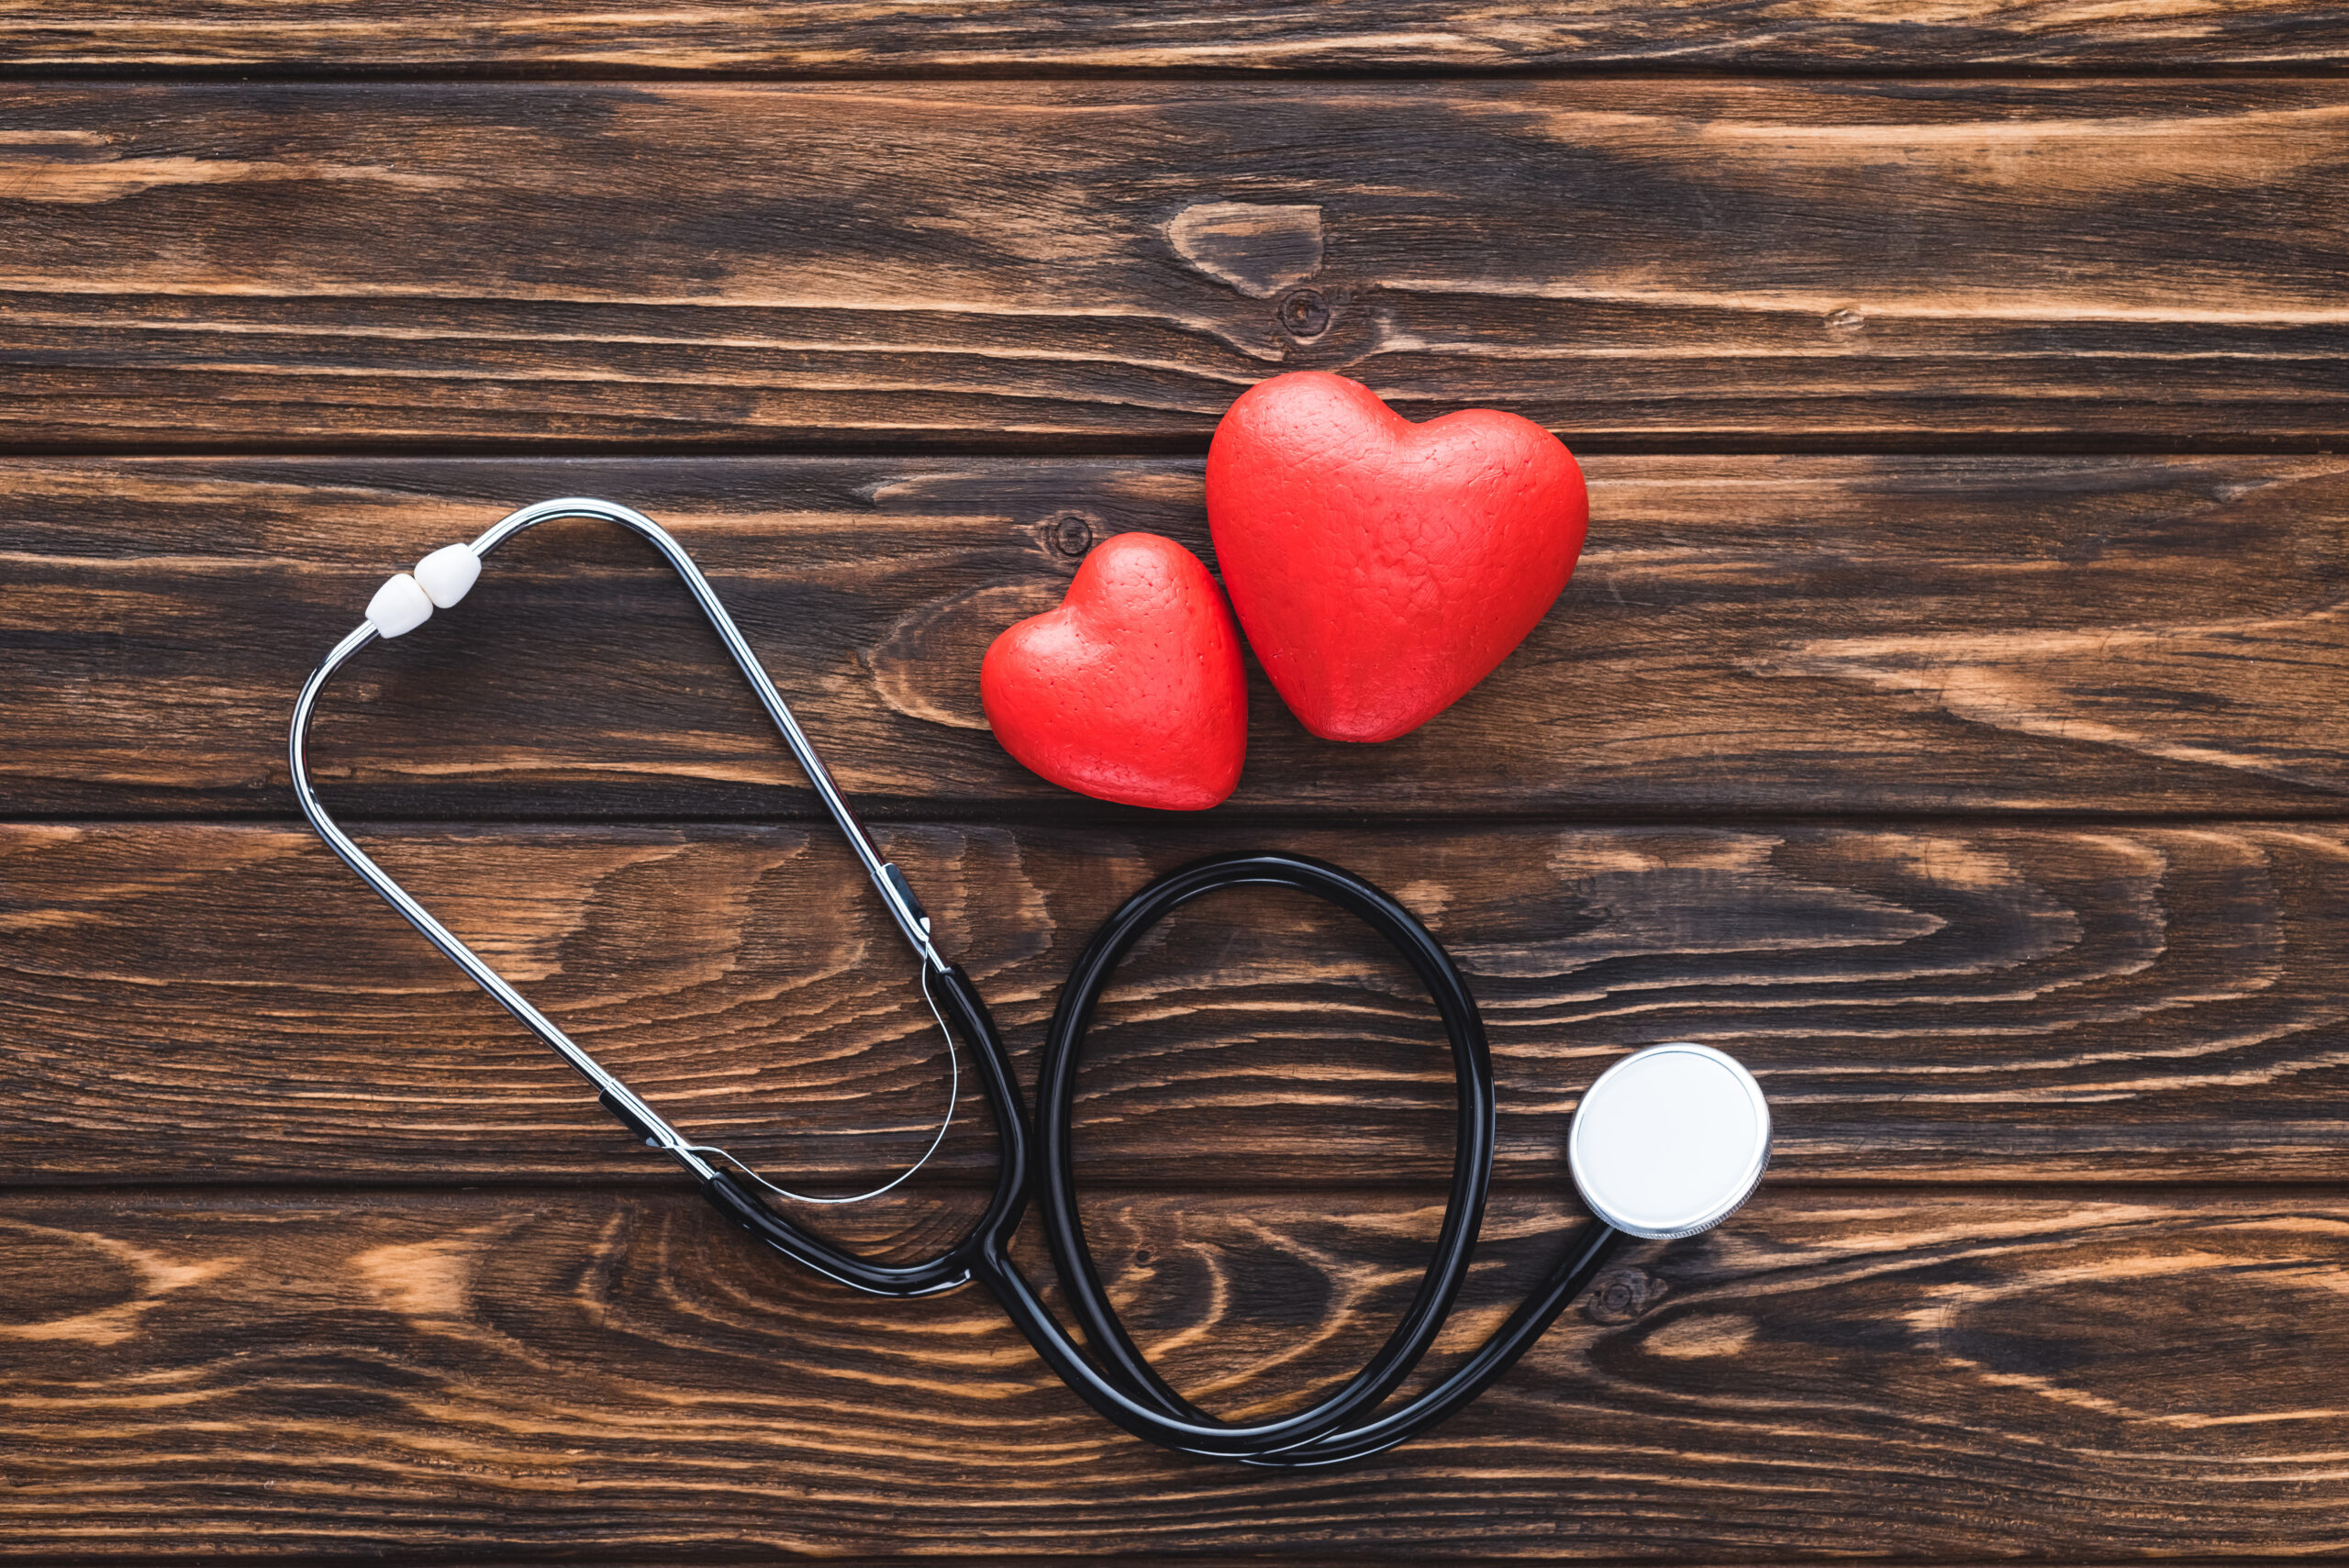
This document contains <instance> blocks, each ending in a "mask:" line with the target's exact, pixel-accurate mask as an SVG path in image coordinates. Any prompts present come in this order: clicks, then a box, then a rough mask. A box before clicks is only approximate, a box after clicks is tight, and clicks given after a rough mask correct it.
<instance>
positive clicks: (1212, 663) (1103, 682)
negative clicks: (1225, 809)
mask: <svg viewBox="0 0 2349 1568" xmlns="http://www.w3.org/2000/svg"><path fill="white" fill-rule="evenodd" d="M979 701H980V702H981V703H982V704H983V705H984V706H985V708H986V711H987V722H988V723H990V724H992V725H994V726H995V737H996V740H999V741H1001V742H1002V743H1003V749H1004V750H1005V751H1008V752H1010V753H1011V754H1012V755H1013V756H1014V757H1017V758H1019V761H1020V762H1023V763H1025V764H1026V765H1027V766H1028V767H1029V768H1030V769H1032V770H1034V771H1035V772H1037V773H1041V774H1042V775H1043V776H1044V777H1046V778H1048V779H1050V780H1052V782H1053V783H1054V784H1060V785H1062V786H1063V787H1064V788H1067V789H1073V790H1075V791H1076V792H1077V793H1079V794H1080V795H1093V796H1095V797H1096V798H1097V799H1101V800H1119V801H1123V802H1125V803H1126V804H1127V805H1129V806H1157V807H1158V808H1160V809H1161V810H1163V811H1204V810H1206V809H1207V808H1208V806H1213V805H1215V804H1216V803H1217V802H1219V801H1220V800H1222V799H1223V798H1224V797H1225V796H1227V795H1230V793H1231V792H1232V789H1233V788H1234V786H1236V785H1237V784H1239V783H1240V764H1241V760H1242V759H1244V758H1245V757H1246V756H1247V754H1248V677H1247V674H1246V672H1245V671H1244V670H1243V669H1242V668H1241V662H1240V630H1239V628H1237V627H1235V626H1233V625H1232V624H1231V612H1230V610H1228V609H1226V608H1224V604H1223V593H1222V591H1221V590H1220V589H1219V588H1218V587H1217V586H1216V585H1215V579H1214V578H1213V577H1211V576H1209V575H1208V569H1207V568H1206V567H1205V566H1203V565H1201V564H1200V563H1199V558H1198V557H1197V556H1196V555H1193V554H1192V553H1191V552H1190V551H1189V550H1185V549H1184V548H1183V547H1182V546H1181V545H1179V544H1176V543H1175V541H1174V540H1173V539H1161V538H1159V537H1158V536H1157V535H1156V534H1119V535H1118V536H1117V537H1116V538H1115V539H1105V540H1103V541H1102V542H1101V543H1100V544H1099V545H1097V546H1096V547H1095V548H1094V550H1093V553H1092V554H1090V555H1088V556H1086V557H1085V564H1084V565H1083V566H1081V567H1079V568H1077V573H1076V580H1075V581H1074V582H1073V583H1071V584H1069V585H1068V594H1067V595H1066V596H1065V597H1063V599H1062V600H1061V607H1060V608H1059V609H1056V610H1052V611H1051V612H1049V613H1048V614H1045V615H1041V616H1030V617H1029V618H1028V619H1026V620H1023V621H1021V622H1019V624H1017V625H1015V626H1013V627H1010V628H1008V629H1006V630H1005V632H1004V634H1003V635H1002V636H1000V637H998V638H996V639H995V643H994V645H993V646H992V647H990V648H989V649H988V650H987V656H986V661H985V663H983V664H982V665H980V667H979Z"/></svg>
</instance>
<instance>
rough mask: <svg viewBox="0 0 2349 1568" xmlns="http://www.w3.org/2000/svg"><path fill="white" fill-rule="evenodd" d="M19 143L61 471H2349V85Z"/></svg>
mask: <svg viewBox="0 0 2349 1568" xmlns="http://www.w3.org/2000/svg"><path fill="white" fill-rule="evenodd" d="M0 119H5V120H6V123H8V124H9V125H10V126H11V127H12V129H11V131H10V133H9V134H10V138H11V139H10V140H9V141H8V142H7V143H6V144H5V145H0V204H5V205H6V207H7V209H8V210H9V211H10V212H11V213H12V214H13V215H14V216H15V217H16V219H17V221H16V222H15V223H14V224H13V225H12V226H11V228H10V239H9V256H8V265H7V267H6V270H5V272H0V312H5V316H6V321H7V323H8V328H9V329H8V332H7V334H6V339H5V341H0V366H5V368H6V372H7V374H6V380H5V382H0V438H5V439H10V440H14V441H17V442H26V443H44V444H50V445H59V444H66V445H72V446H78V447H94V448H95V447H104V448H109V449H119V448H125V447H153V446H156V445H159V444H160V445H168V446H185V445H189V444H204V445H207V446H217V447H228V446H236V447H279V448H282V447H284V445H286V444H288V443H295V444H307V445H312V446H325V447H333V448H338V449H348V448H351V447H354V446H370V447H388V446H398V447H411V448H413V447H419V446H426V447H440V448H447V447H449V446H451V445H456V446H463V445H470V444H478V443H481V442H484V441H500V442H529V443H533V444H541V445H551V446H559V447H560V446H579V445H583V444H589V443H592V444H595V445H597V446H608V445H609V444H610V443H613V442H616V441H629V442H649V443H662V444H667V445H673V446H682V447H708V446H713V445H724V446H741V445H743V444H745V443H752V442H756V443H763V444H769V445H772V444H773V443H777V442H796V443H810V444H823V445H827V446H831V447H843V446H853V445H857V444H872V443H876V442H888V443H897V444H912V445H937V444H947V443H951V444H953V445H956V446H960V447H964V448H974V447H985V448H988V449H994V450H1012V449H1026V450H1034V449H1036V448H1038V447H1040V446H1052V445H1058V446H1063V447H1065V446H1067V445H1070V444H1072V443H1085V444H1087V445H1091V446H1095V447H1101V446H1110V447H1113V448H1115V447H1119V444H1120V443H1133V442H1138V441H1142V440H1148V439H1156V440H1159V441H1174V440H1180V441H1183V442H1186V443H1196V442H1197V441H1199V440H1201V439H1204V438H1205V436H1206V435H1207V433H1208V430H1209V429H1210V428H1212V427H1213V425H1214V422H1215V419H1216V417H1218V416H1219V414H1220V413H1221V412H1222V410H1223V409H1224V407H1225V406H1227V405H1229V404H1230V401H1231V399H1232V398H1233V397H1234V396H1235V395H1238V393H1239V392H1240V391H1241V389H1242V388H1244V387H1246V386H1247V385H1249V384H1252V382H1254V381H1256V380H1258V379H1260V378H1262V377H1264V376H1265V375H1268V374H1270V373H1274V372H1275V371H1279V370H1282V369H1294V368H1314V369H1325V370H1346V371H1351V372H1353V373H1355V374H1356V375H1357V376H1358V377H1359V378H1361V379H1363V380H1365V381H1367V382H1368V383H1369V384H1372V385H1373V386H1375V387H1376V388H1377V389H1378V390H1379V391H1381V392H1382V393H1384V394H1386V395H1388V396H1389V397H1390V399H1391V400H1393V401H1394V402H1395V403H1396V405H1397V406H1398V407H1399V408H1401V409H1403V410H1404V411H1406V412H1407V413H1408V414H1410V415H1411V416H1412V417H1426V416H1428V415H1431V414H1434V413H1440V412H1444V411H1448V410H1451V409H1454V408H1458V407H1462V406H1472V405H1477V404H1485V405H1490V406H1498V407H1503V408H1508V409H1512V410H1515V411H1517V412H1519V413H1521V414H1524V415H1527V416H1529V417H1532V418H1535V419H1538V420H1540V421H1542V423H1544V424H1547V425H1550V426H1552V427H1553V428H1557V429H1560V430H1562V431H1564V432H1565V433H1567V434H1568V435H1569V436H1570V437H1573V438H1575V439H1598V440H1605V441H1616V442H1623V441H1638V442H1642V443H1646V444H1648V445H1651V446H1656V445H1663V446H1673V445H1675V444H1678V445H1684V446H1685V445H1686V444H1687V443H1689V442H1693V441H1703V442H1711V443H1722V442H1727V443H1735V444H1739V445H1742V446H1745V447H1763V448H1776V449H1784V448H1786V447H1789V446H1796V447H1799V446H1803V445H1806V444H1809V445H1816V444H1819V443H1821V442H1825V443H1843V444H1850V443H1865V444H1873V445H1876V446H1893V447H1896V448H1898V447H1899V446H1902V445H1912V446H1913V445H1914V444H1916V443H1920V442H1924V443H1932V442H1933V441H1935V440H1939V439H1947V438H1965V439H1969V440H1971V441H1973V442H1974V443H1976V445H1977V446H1979V445H1980V444H1982V443H1986V442H1987V443H1992V444H1994V445H1997V446H2000V447H2005V448H2013V447H2015V446H2017V445H2030V444H2034V443H2035V444H2039V445H2046V444H2050V443H2054V444H2064V445H2076V444H2077V443H2079V442H2081V441H2083V440H2087V439H2093V440H2098V441H2105V442H2114V441H2119V442H2122V443H2124V444H2129V445H2133V446H2135V447H2136V448H2137V449H2138V450H2144V449H2145V447H2146V446H2147V445H2148V444H2149V442H2150V443H2151V444H2153V445H2154V446H2155V447H2156V448H2158V446H2159V445H2160V444H2162V443H2170V444H2173V445H2174V444H2176V443H2178V442H2211V443H2218V444H2222V445H2227V446H2232V447H2236V448H2251V449H2254V450H2259V449H2265V448H2266V447H2269V446H2271V445H2273V444H2275V443H2278V442H2281V443H2286V444H2288V445H2292V446H2299V447H2320V448H2321V447H2322V446H2324V445H2326V444H2327V443H2332V442H2336V441H2340V440H2343V439H2349V373H2344V371H2343V365H2344V363H2349V353H2345V352H2344V350H2349V312H2344V307H2343V304H2342V295H2341V288H2340V282H2341V277H2342V274H2343V264H2344V261H2345V260H2349V236H2344V235H2343V231H2342V229H2341V228H2340V227H2339V226H2338V224H2336V223H2334V222H2332V220H2331V216H2330V215H2332V214H2335V213H2337V212H2338V211H2339V210H2340V209H2341V208H2342V207H2343V205H2344V204H2349V83H2344V82H2343V81H2341V80H2338V79H2317V80H2299V79H2292V80H2281V79H2278V80H2253V81H2243V80H2207V81H2195V82H2189V83H2144V82H2111V81H2098V80H2092V79H2091V80H2077V81H2075V80H2053V81H2050V80H2022V81H1987V82H1986V81H1972V80H1960V81H1913V80H1902V81H1883V80H1869V81H1863V82H1810V83H1774V82H1754V81H1706V80H1688V81H1683V80H1671V81H1660V82H1658V81H1645V82H1566V83H1559V82H1547V81H1544V82H1536V83H1519V82H1488V81H1449V82H1436V83H1383V82H1370V83H1362V82H1336V81H1326V82H1306V83H1231V82H1218V83H1180V82H1177V83H1164V82H1149V81H1143V82H1134V81H1125V80H1115V81H1095V82H1060V81H1050V82H1039V81H1026V82H1019V83H997V82H979V83H918V82H889V83H841V84H833V85H801V86H791V85H773V84H750V85H742V84H717V85H713V84H706V83H631V84H626V85H597V84H588V83H559V84H547V83H473V84H464V83H459V84H426V83H390V84H381V85H373V84H371V85H336V84H299V83H290V84H289V83H277V84H266V85H246V84H241V83H210V84H204V85H196V86H178V87H161V86H150V85H145V84H112V85H104V86H95V87H64V86H57V85H46V84H43V85H29V86H14V87H10V88H7V89H6V90H0ZM1464 172H1469V173H1467V175H1466V177H1464ZM188 237H198V239H197V240H196V242H193V243H191V242H190V241H189V238H188ZM2254 237H2255V238H2254ZM1124 450H1130V445H1129V446H1127V447H1126V448H1124Z"/></svg>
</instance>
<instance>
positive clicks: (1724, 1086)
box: [1566, 1040, 1770, 1241]
mask: <svg viewBox="0 0 2349 1568" xmlns="http://www.w3.org/2000/svg"><path fill="white" fill-rule="evenodd" d="M1566 1162H1567V1163H1568V1165H1569V1166H1570V1167H1571V1168H1572V1169H1573V1171H1574V1174H1575V1186H1577V1187H1579V1188H1580V1189H1581V1190H1582V1196H1583V1201H1584V1202H1585V1203H1586V1204H1588V1205H1589V1206H1590V1211H1591V1213H1593V1214H1595V1215H1597V1216H1598V1218H1601V1219H1603V1220H1605V1221H1606V1222H1607V1223H1608V1224H1609V1225H1611V1226H1613V1227H1614V1228H1615V1229H1618V1230H1620V1231H1623V1232H1625V1233H1626V1234H1628V1235H1632V1236H1640V1237H1644V1238H1646V1239H1647V1240H1651V1241H1669V1240H1675V1238H1678V1237H1682V1236H1694V1235H1695V1234H1696V1233H1697V1232H1698V1231H1699V1230H1709V1229H1712V1228H1713V1227H1714V1226H1716V1225H1719V1224H1720V1222H1721V1221H1722V1220H1724V1219H1727V1218H1729V1217H1730V1216H1731V1215H1732V1214H1734V1213H1736V1212H1737V1209H1738V1206H1739V1205H1741V1204H1742V1203H1744V1201H1745V1200H1746V1199H1747V1198H1748V1197H1749V1196H1751V1195H1753V1188H1754V1185H1755V1184H1756V1183H1758V1182H1760V1181H1761V1179H1762V1173H1763V1172H1764V1171H1765V1169H1767V1168H1768V1166H1769V1163H1770V1106H1769V1103H1768V1102H1767V1101H1766V1100H1765V1099H1764V1098H1763V1097H1762V1085H1761V1084H1756V1083H1755V1082H1754V1081H1753V1074H1752V1073H1748V1072H1747V1071H1746V1070H1745V1069H1744V1068H1743V1067H1742V1066H1741V1065H1739V1063H1738V1062H1737V1059H1736V1058H1735V1057H1733V1056H1730V1055H1728V1054H1726V1053H1725V1052H1722V1051H1715V1050H1714V1049H1713V1048H1712V1047H1711V1046H1709V1045H1695V1044H1691V1043H1689V1042H1687V1041H1685V1040H1684V1041H1675V1043H1673V1044H1670V1045H1653V1046H1650V1047H1649V1048H1648V1049H1646V1050H1645V1051H1636V1052H1634V1053H1632V1054H1631V1055H1630V1056H1627V1057H1625V1058H1624V1059H1623V1060H1622V1061H1620V1062H1617V1063H1616V1064H1615V1065H1614V1066H1612V1067H1609V1069H1608V1070H1607V1071H1606V1072H1604V1073H1600V1074H1599V1075H1598V1082H1596V1083H1594V1084H1591V1086H1590V1087H1589V1089H1588V1090H1587V1091H1586V1092H1585V1093H1584V1095H1583V1097H1582V1104H1581V1105H1579V1106H1576V1107H1575V1120H1574V1127H1573V1129H1571V1130H1570V1131H1569V1132H1568V1133H1567V1135H1566Z"/></svg>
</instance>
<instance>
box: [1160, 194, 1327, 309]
mask: <svg viewBox="0 0 2349 1568" xmlns="http://www.w3.org/2000/svg"><path fill="white" fill-rule="evenodd" d="M1165 234H1166V242H1167V243H1168V244H1169V245H1172V246H1173V247H1174V248H1175V254H1176V255H1178V256H1180V257H1182V258H1183V260H1184V261H1186V262H1188V263H1189V264H1190V265H1191V266H1192V267H1193V268H1195V269H1197V271H1199V272H1205V273H1206V274H1207V275H1208V277H1211V278H1213V279H1215V281H1216V282H1218V283H1219V284H1228V285H1229V286H1230V287H1232V288H1235V289H1238V290H1239V291H1240V292H1241V294H1244V295H1248V296H1249V297H1250V298H1251V299H1270V298H1272V297H1273V295H1276V294H1278V293H1279V292H1280V291H1281V290H1283V289H1285V288H1287V287H1288V286H1289V285H1290V284H1301V283H1303V282H1304V281H1305V280H1306V279H1308V278H1309V277H1311V276H1312V275H1313V274H1314V273H1316V272H1319V271H1320V270H1321V209H1320V208H1319V207H1318V206H1256V205H1254V204H1252V203H1249V202H1200V203H1198V204H1197V205H1196V206H1186V207H1185V208H1184V209H1183V210H1182V211H1181V212H1179V213H1177V214H1175V217H1174V219H1173V221H1171V222H1170V223H1168V224H1167V225H1166V228H1165Z"/></svg>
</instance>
